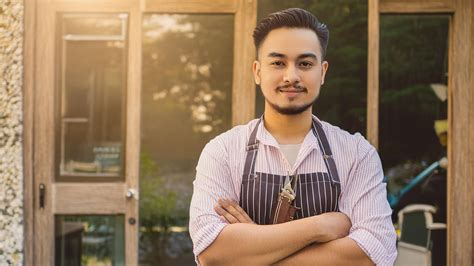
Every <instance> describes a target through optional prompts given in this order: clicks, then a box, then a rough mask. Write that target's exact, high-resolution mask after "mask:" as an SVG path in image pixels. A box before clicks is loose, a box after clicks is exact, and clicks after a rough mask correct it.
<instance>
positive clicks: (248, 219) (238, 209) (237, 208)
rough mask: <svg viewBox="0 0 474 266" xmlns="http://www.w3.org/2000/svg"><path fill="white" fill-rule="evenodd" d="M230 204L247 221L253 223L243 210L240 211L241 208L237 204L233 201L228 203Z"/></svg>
mask: <svg viewBox="0 0 474 266" xmlns="http://www.w3.org/2000/svg"><path fill="white" fill-rule="evenodd" d="M230 204H231V205H232V206H233V207H234V208H235V209H236V210H237V211H238V212H239V213H240V214H241V215H242V216H243V217H244V218H245V219H246V220H247V221H249V222H252V223H253V220H252V218H250V216H249V215H248V214H247V213H246V212H245V211H244V209H242V207H240V205H239V204H237V202H235V201H230Z"/></svg>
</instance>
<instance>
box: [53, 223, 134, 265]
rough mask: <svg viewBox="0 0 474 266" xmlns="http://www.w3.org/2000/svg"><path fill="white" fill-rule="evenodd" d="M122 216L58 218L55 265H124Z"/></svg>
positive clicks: (56, 224)
mask: <svg viewBox="0 0 474 266" xmlns="http://www.w3.org/2000/svg"><path fill="white" fill-rule="evenodd" d="M124 231H125V228H124V216H123V215H57V216H56V218H55V241H56V244H55V265H58V266H59V265H69V266H73V265H78V266H79V265H84V266H86V265H90V266H95V265H102V266H112V265H117V266H118V265H125V242H124Z"/></svg>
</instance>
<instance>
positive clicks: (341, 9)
mask: <svg viewBox="0 0 474 266" xmlns="http://www.w3.org/2000/svg"><path fill="white" fill-rule="evenodd" d="M290 7H300V8H304V9H306V10H308V11H310V12H312V13H313V14H314V15H315V16H316V17H317V18H318V19H319V20H320V21H321V22H323V23H325V24H326V25H328V28H329V36H330V37H329V43H328V48H327V53H326V60H327V61H328V62H329V69H328V72H327V74H326V79H325V83H324V85H323V86H322V87H321V93H320V95H319V98H318V100H317V101H316V103H315V104H314V105H313V113H314V114H315V115H316V116H318V117H319V118H320V119H322V120H324V121H327V122H329V123H332V124H334V125H336V126H339V127H341V128H342V129H344V130H347V131H349V132H352V133H354V132H361V133H362V134H364V135H365V131H366V130H365V128H366V104H367V101H366V97H367V8H368V7H367V1H360V0H342V1H333V0H319V1H306V0H288V1H287V0H285V1H283V0H259V1H258V20H261V19H263V18H264V17H265V16H266V15H268V14H270V13H271V12H275V11H278V10H282V9H285V8H290ZM249 38H250V36H249ZM263 107H264V98H263V95H262V93H261V91H260V90H257V99H256V115H257V116H260V115H261V114H262V113H263V109H264V108H263Z"/></svg>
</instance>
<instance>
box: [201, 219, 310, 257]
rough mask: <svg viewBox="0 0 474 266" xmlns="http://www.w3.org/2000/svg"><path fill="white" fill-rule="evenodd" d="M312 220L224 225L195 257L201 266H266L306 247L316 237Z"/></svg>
mask: <svg viewBox="0 0 474 266" xmlns="http://www.w3.org/2000/svg"><path fill="white" fill-rule="evenodd" d="M315 222H316V220H315V219H314V217H309V218H305V219H300V220H296V221H292V222H288V223H283V224H275V225H256V224H248V223H236V224H229V225H227V226H226V227H225V228H224V229H223V230H222V231H221V233H220V234H219V235H218V237H217V238H216V239H215V241H214V242H213V243H212V244H211V245H210V246H209V247H208V248H207V249H206V250H204V251H203V252H202V253H201V255H200V256H199V261H200V262H201V263H202V264H205V265H208V264H210V265H213V264H219V265H220V264H223V263H225V264H245V265H248V264H254V265H268V264H273V263H275V262H278V261H280V260H282V259H283V258H285V257H288V256H289V255H291V254H293V253H295V252H297V251H298V250H300V249H302V248H304V247H306V246H308V245H310V244H311V243H313V242H314V241H315V240H316V239H318V237H319V235H318V234H319V233H318V230H316V228H317V225H316V224H315Z"/></svg>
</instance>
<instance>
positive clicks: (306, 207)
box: [239, 118, 341, 224]
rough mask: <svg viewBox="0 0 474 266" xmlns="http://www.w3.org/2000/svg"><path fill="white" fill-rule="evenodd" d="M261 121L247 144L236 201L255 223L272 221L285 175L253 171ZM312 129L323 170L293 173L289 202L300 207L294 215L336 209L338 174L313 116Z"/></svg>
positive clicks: (306, 215)
mask: <svg viewBox="0 0 474 266" xmlns="http://www.w3.org/2000/svg"><path fill="white" fill-rule="evenodd" d="M261 121H262V118H261V119H260V120H259V121H258V123H257V125H256V126H255V128H254V129H253V131H252V133H251V135H250V138H249V141H248V144H247V156H246V160H245V167H244V174H243V177H242V187H241V189H240V202H239V204H240V206H241V207H242V209H244V210H245V212H246V213H247V214H248V215H249V216H250V218H252V220H253V221H254V222H255V223H257V224H272V221H271V218H272V217H271V212H272V210H273V207H274V206H273V205H274V204H276V203H277V197H278V194H279V193H280V191H281V188H282V187H283V185H284V182H285V179H286V176H282V175H274V174H270V173H261V172H255V161H256V158H257V151H258V145H259V142H258V140H257V138H256V136H257V129H258V126H259V125H260V123H261ZM312 132H313V134H314V135H315V137H316V139H317V140H318V145H319V148H320V150H321V152H322V155H323V158H324V163H325V165H326V168H327V172H315V173H306V174H296V175H298V179H297V182H296V186H295V193H296V198H295V200H294V202H293V205H294V206H295V207H298V208H300V209H299V210H298V211H297V212H296V214H295V219H300V218H305V217H309V216H314V215H318V214H322V213H325V212H333V211H339V206H338V200H339V195H340V194H341V184H340V181H339V175H338V173H337V169H336V164H335V163H334V159H333V156H332V152H331V148H330V146H329V143H328V141H327V138H326V135H325V133H324V131H323V128H322V126H321V124H320V123H319V122H318V121H317V120H315V119H313V126H312ZM293 178H294V177H293Z"/></svg>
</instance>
